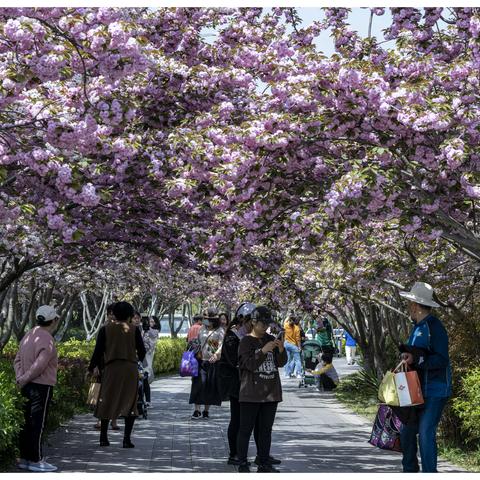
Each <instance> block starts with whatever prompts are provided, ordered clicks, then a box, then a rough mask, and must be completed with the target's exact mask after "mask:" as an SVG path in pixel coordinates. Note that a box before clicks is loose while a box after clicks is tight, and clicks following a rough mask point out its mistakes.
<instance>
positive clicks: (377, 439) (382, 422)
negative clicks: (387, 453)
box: [368, 404, 403, 452]
mask: <svg viewBox="0 0 480 480" xmlns="http://www.w3.org/2000/svg"><path fill="white" fill-rule="evenodd" d="M402 427H403V425H402V422H401V421H400V419H399V418H398V417H397V416H396V415H395V413H394V412H393V410H392V409H391V407H389V406H388V405H384V404H381V405H379V406H378V412H377V415H376V417H375V421H374V422H373V428H372V433H371V435H370V440H368V443H370V444H371V445H373V446H374V447H378V448H381V449H382V450H392V451H394V452H401V451H402V447H401V445H400V432H401V431H402Z"/></svg>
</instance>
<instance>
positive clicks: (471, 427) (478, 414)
mask: <svg viewBox="0 0 480 480" xmlns="http://www.w3.org/2000/svg"><path fill="white" fill-rule="evenodd" d="M453 411H454V412H455V413H456V414H457V415H458V417H459V418H460V420H461V429H462V432H463V433H464V435H465V437H464V440H465V442H466V443H477V444H478V443H479V442H480V429H479V425H480V367H476V368H474V369H473V370H470V371H469V372H468V373H467V374H466V375H465V377H464V378H463V381H462V389H461V394H460V395H459V396H457V397H456V398H454V399H453Z"/></svg>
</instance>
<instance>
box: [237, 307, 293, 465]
mask: <svg viewBox="0 0 480 480" xmlns="http://www.w3.org/2000/svg"><path fill="white" fill-rule="evenodd" d="M271 323H272V315H271V312H270V309H269V308H267V307H265V306H260V307H257V308H256V309H255V310H254V311H253V312H252V331H251V332H250V334H248V335H247V336H245V337H244V338H242V340H241V341H240V345H239V348H238V363H239V368H240V395H239V402H240V428H239V432H238V440H237V455H238V460H239V463H240V465H239V467H238V471H239V472H249V471H250V468H249V464H248V462H247V455H248V444H249V441H250V437H251V435H252V430H253V428H254V426H255V423H256V422H258V423H257V426H258V442H257V448H258V460H259V461H258V470H257V471H258V472H278V470H277V469H276V468H275V467H273V465H272V463H271V462H270V458H271V457H270V447H271V443H272V427H273V423H274V421H275V415H276V412H277V406H278V403H279V402H281V401H282V384H281V381H280V375H279V372H278V369H279V368H280V367H283V366H284V365H285V364H286V363H287V354H286V352H285V348H284V346H283V338H282V335H281V332H280V336H279V338H277V339H276V338H275V337H274V336H273V335H270V334H267V333H266V332H267V329H268V327H269V325H270V324H271Z"/></svg>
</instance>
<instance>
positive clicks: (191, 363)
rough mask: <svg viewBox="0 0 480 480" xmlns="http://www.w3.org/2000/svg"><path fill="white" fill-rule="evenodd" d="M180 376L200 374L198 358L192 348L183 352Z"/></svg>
mask: <svg viewBox="0 0 480 480" xmlns="http://www.w3.org/2000/svg"><path fill="white" fill-rule="evenodd" d="M180 376H181V377H197V376H198V360H197V359H196V358H195V353H194V352H192V351H190V350H187V351H186V352H183V355H182V360H181V362H180Z"/></svg>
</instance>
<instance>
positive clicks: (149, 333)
mask: <svg viewBox="0 0 480 480" xmlns="http://www.w3.org/2000/svg"><path fill="white" fill-rule="evenodd" d="M160 329H161V327H160V321H159V320H158V317H155V316H152V317H148V319H147V322H144V323H143V341H144V343H145V348H146V349H147V354H146V355H145V360H144V367H145V370H146V371H147V372H148V378H147V379H146V381H145V383H144V390H145V397H146V398H145V401H146V402H147V405H148V406H150V402H151V395H150V383H152V382H153V379H154V376H155V374H154V372H153V359H154V357H155V349H156V347H157V342H158V334H159V333H160Z"/></svg>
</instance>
